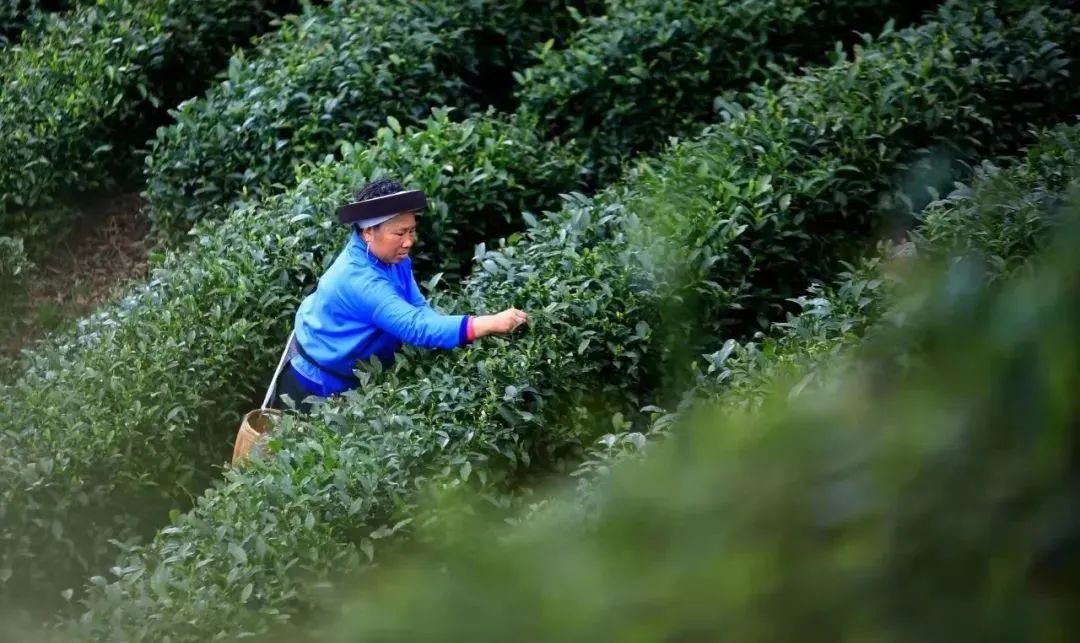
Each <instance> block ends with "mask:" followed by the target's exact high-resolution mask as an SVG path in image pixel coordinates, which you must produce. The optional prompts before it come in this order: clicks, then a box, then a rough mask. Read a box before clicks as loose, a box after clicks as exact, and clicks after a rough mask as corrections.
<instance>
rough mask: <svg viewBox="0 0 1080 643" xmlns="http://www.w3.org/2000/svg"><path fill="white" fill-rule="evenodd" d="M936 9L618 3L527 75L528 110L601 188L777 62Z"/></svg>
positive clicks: (800, 0) (777, 1)
mask: <svg viewBox="0 0 1080 643" xmlns="http://www.w3.org/2000/svg"><path fill="white" fill-rule="evenodd" d="M937 4H938V3H937V2H933V1H920V2H909V3H904V4H903V6H902V7H898V6H897V3H894V2H884V1H880V0H845V1H842V2H833V1H824V0H797V1H795V2H792V1H791V0H766V1H764V2H762V1H761V0H677V1H675V2H672V1H671V0H612V1H611V2H609V3H608V10H607V12H606V13H605V14H604V15H602V16H598V17H595V18H591V19H589V21H588V22H587V23H586V24H585V25H584V26H583V27H582V28H581V29H580V30H579V31H578V32H577V33H575V34H574V35H573V37H572V38H571V39H570V41H569V43H568V45H567V47H566V48H563V49H558V48H552V47H543V48H540V49H539V50H538V51H537V56H538V59H539V62H538V63H537V64H536V65H534V66H532V67H530V68H528V69H526V70H525V71H524V72H523V73H521V74H518V75H517V79H518V82H519V87H518V97H519V98H520V100H521V104H522V105H521V108H522V109H523V110H528V111H531V112H533V113H535V114H537V115H538V116H540V117H541V118H542V119H543V122H544V123H545V124H546V126H547V129H548V130H549V132H550V133H551V134H554V135H558V136H561V137H564V138H567V139H570V138H573V139H578V140H579V141H581V143H582V144H584V145H585V147H586V148H587V149H588V150H589V152H590V158H591V159H593V164H592V166H591V167H592V169H593V171H594V172H596V173H597V174H599V175H600V179H601V182H602V183H603V182H605V181H606V180H607V179H609V178H611V176H612V175H613V174H614V173H615V172H616V171H617V170H618V167H619V165H620V164H621V162H622V161H623V160H624V159H625V158H627V157H628V156H632V155H636V154H641V153H650V152H653V151H656V150H658V149H660V147H661V146H662V145H664V143H665V142H666V141H667V139H668V137H670V136H682V137H685V136H686V135H690V134H692V133H693V132H694V131H695V130H696V129H699V128H700V127H701V125H700V124H701V123H702V122H709V121H710V120H712V119H711V118H710V116H712V115H713V114H715V113H716V112H715V109H716V104H714V101H715V99H717V98H718V97H719V94H720V91H721V90H723V89H731V88H737V87H739V86H740V85H745V84H748V83H749V82H751V81H755V80H763V79H764V78H766V77H767V74H766V68H767V67H768V66H769V65H772V64H777V63H779V64H781V65H783V66H786V67H791V66H794V63H795V62H796V61H806V60H813V59H820V58H822V57H823V56H824V54H825V53H826V51H827V50H828V49H829V48H830V46H831V44H832V42H833V41H834V40H840V39H850V34H851V32H852V31H853V30H855V29H859V30H863V31H876V30H877V29H878V27H879V26H880V25H882V24H884V23H885V21H886V20H887V19H892V20H894V21H896V22H900V23H904V22H907V21H909V20H911V19H912V18H915V17H917V16H918V15H919V13H920V12H921V11H922V10H925V9H927V8H929V7H932V6H934V5H937Z"/></svg>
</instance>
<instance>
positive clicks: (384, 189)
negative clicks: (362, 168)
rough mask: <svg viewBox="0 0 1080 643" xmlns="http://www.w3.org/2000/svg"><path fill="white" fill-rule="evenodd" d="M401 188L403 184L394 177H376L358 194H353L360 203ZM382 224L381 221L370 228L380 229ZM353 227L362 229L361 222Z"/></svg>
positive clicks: (395, 192)
mask: <svg viewBox="0 0 1080 643" xmlns="http://www.w3.org/2000/svg"><path fill="white" fill-rule="evenodd" d="M401 190H402V187H401V184H400V183H398V182H397V181H394V180H393V179H375V180H374V181H372V182H371V183H368V184H367V185H365V186H364V187H362V188H360V189H359V190H357V191H356V194H355V195H353V202H354V203H359V202H360V201H367V200H368V199H375V198H378V197H380V196H387V195H388V194H397V193H398V192H401ZM381 225H382V224H381V223H380V224H379V225H374V226H371V227H370V228H369V229H370V230H378V229H379V226H381ZM353 229H354V230H356V231H357V232H360V231H361V230H362V228H361V227H360V224H359V223H354V224H353Z"/></svg>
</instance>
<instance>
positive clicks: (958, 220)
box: [572, 125, 1080, 507]
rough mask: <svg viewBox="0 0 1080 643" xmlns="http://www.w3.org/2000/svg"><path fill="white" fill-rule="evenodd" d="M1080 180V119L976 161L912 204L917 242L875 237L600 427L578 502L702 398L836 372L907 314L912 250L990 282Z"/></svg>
mask: <svg viewBox="0 0 1080 643" xmlns="http://www.w3.org/2000/svg"><path fill="white" fill-rule="evenodd" d="M1078 179H1080V126H1078V125H1066V126H1059V127H1055V128H1053V129H1050V130H1047V131H1044V132H1041V133H1040V134H1039V136H1038V141H1037V143H1036V144H1034V145H1033V146H1032V147H1031V149H1029V150H1028V151H1027V153H1026V154H1024V156H1023V157H1022V159H1020V160H1018V161H1016V162H1013V163H1010V164H1009V165H1008V166H1007V167H1005V168H1002V167H1001V166H999V165H995V164H991V163H985V164H983V165H982V166H980V167H979V168H978V169H977V172H976V176H975V178H974V180H973V181H972V182H971V185H970V187H968V186H960V187H958V188H957V189H956V190H955V191H954V192H953V193H952V194H950V195H949V196H948V197H947V198H944V199H941V200H939V201H937V202H935V203H933V204H931V205H930V206H929V207H927V208H926V209H925V210H924V211H923V212H922V213H920V218H921V221H920V226H919V227H918V228H916V229H915V230H913V231H912V233H911V234H912V236H913V238H914V243H913V244H910V245H909V244H900V245H893V244H888V245H885V246H883V247H882V248H881V250H880V252H878V253H877V254H875V255H872V256H871V257H869V258H867V259H865V260H863V261H860V262H859V263H858V264H857V265H856V266H853V267H852V268H850V269H849V270H845V271H844V272H843V273H841V274H840V275H839V277H838V278H837V279H836V280H835V282H834V283H832V284H830V285H828V286H826V285H823V284H815V285H812V286H811V287H810V288H809V289H808V292H807V293H806V294H805V295H801V296H799V297H796V298H794V299H793V303H794V304H795V305H796V306H797V307H798V308H797V311H796V313H794V314H791V315H789V316H788V318H787V319H786V320H785V321H784V322H781V323H775V324H773V325H772V326H771V327H770V328H769V330H768V332H764V333H760V332H759V333H757V334H756V336H755V338H754V339H753V341H749V342H737V341H736V340H735V339H728V340H727V341H726V342H724V345H723V347H722V348H721V350H719V351H715V352H713V353H710V354H707V355H705V356H704V359H703V360H697V361H695V362H694V363H693V365H692V366H693V369H694V377H693V380H694V381H693V384H692V385H691V386H690V387H689V388H688V390H687V392H686V393H685V394H684V395H683V396H682V399H681V400H680V402H679V405H678V408H677V409H675V410H673V411H672V412H663V411H662V410H661V409H658V408H655V407H654V408H652V409H650V410H654V411H656V412H657V413H658V415H657V417H656V418H655V419H653V420H652V422H651V423H650V425H649V429H648V431H645V432H636V431H631V432H613V433H609V434H605V435H604V436H602V437H601V438H600V439H599V440H598V441H597V443H596V444H595V445H594V446H593V447H592V448H590V449H589V451H588V452H587V453H586V455H585V457H584V458H583V461H582V463H581V464H580V465H579V466H578V467H577V469H576V470H575V471H574V473H573V474H572V475H573V476H574V477H575V478H576V479H577V481H578V482H577V486H578V494H579V496H580V501H581V503H582V504H583V505H584V506H586V507H595V506H596V504H597V498H596V491H597V482H598V481H600V480H603V479H605V478H606V477H607V474H608V472H609V471H610V470H611V468H612V467H613V466H614V465H615V463H616V462H618V461H620V460H622V459H625V458H630V457H640V456H642V455H643V454H644V453H645V452H646V451H647V450H646V448H645V447H646V445H651V444H653V443H654V442H658V441H660V440H662V439H663V438H665V437H666V436H667V435H668V434H669V430H670V427H671V426H673V425H675V424H676V423H677V422H679V421H686V420H687V417H688V416H689V414H691V413H693V412H694V411H695V409H696V408H697V407H699V406H701V405H702V404H707V405H715V404H717V403H719V404H720V405H721V406H722V407H723V408H724V409H726V410H728V411H731V410H740V411H741V410H751V411H752V410H756V409H759V408H761V406H762V405H763V404H764V402H765V399H766V396H768V395H770V394H772V393H774V392H776V391H778V390H779V391H780V392H782V394H783V395H784V396H785V397H787V398H788V399H794V398H795V397H796V396H800V395H807V394H808V393H809V392H812V393H813V394H815V395H816V394H820V393H821V392H822V391H823V390H825V389H826V388H827V387H828V385H829V384H830V383H833V384H834V385H835V382H836V381H838V380H841V379H842V378H841V377H839V373H838V370H837V369H838V368H839V367H840V365H841V364H843V363H846V361H847V360H846V357H847V356H849V355H850V354H851V353H852V352H853V349H855V347H857V346H858V345H859V344H860V343H862V342H864V341H865V340H866V337H867V336H868V335H875V334H881V333H883V332H891V331H892V330H893V329H894V328H895V327H898V326H899V325H901V324H903V323H904V322H905V320H907V319H908V318H909V317H910V316H911V315H910V312H907V311H906V310H905V308H906V307H907V305H906V302H905V301H904V300H902V299H900V300H899V301H898V297H897V291H898V286H897V284H898V283H899V282H900V281H901V280H902V279H903V277H904V276H905V274H909V273H910V271H911V269H912V267H911V261H912V258H913V257H924V258H925V257H936V258H948V259H949V260H950V261H957V260H961V259H967V258H971V257H978V258H979V259H980V260H981V261H984V262H986V264H987V265H986V269H985V272H984V273H983V274H984V275H985V280H986V283H987V284H992V283H994V282H997V281H999V280H1001V279H1003V278H1008V277H1011V276H1012V275H1013V273H1015V272H1016V271H1017V270H1018V269H1020V268H1021V267H1030V266H1032V258H1033V257H1034V256H1035V255H1036V254H1037V252H1038V251H1039V250H1041V249H1042V248H1044V247H1045V246H1046V244H1047V241H1048V238H1049V236H1050V234H1049V233H1050V230H1051V228H1052V227H1054V226H1055V225H1056V224H1057V222H1058V220H1059V218H1060V216H1059V212H1060V210H1059V208H1060V207H1061V205H1062V204H1064V203H1065V202H1066V200H1067V199H1068V198H1069V195H1070V194H1071V193H1072V192H1073V191H1074V190H1075V189H1076V188H1077V187H1078V185H1080V182H1078ZM900 292H901V293H902V292H903V289H902V288H900ZM897 366H901V365H900V364H898V365H897Z"/></svg>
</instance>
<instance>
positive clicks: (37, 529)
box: [0, 115, 577, 598]
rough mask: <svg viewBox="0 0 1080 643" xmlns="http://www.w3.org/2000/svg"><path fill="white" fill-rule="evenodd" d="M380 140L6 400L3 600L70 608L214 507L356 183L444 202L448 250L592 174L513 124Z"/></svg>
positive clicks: (49, 364)
mask: <svg viewBox="0 0 1080 643" xmlns="http://www.w3.org/2000/svg"><path fill="white" fill-rule="evenodd" d="M375 138H376V140H377V141H378V144H376V145H374V146H372V147H366V146H365V147H354V148H351V149H349V150H346V152H345V162H344V163H340V164H332V165H327V166H325V167H321V168H317V169H314V170H312V171H310V172H309V174H310V176H309V177H308V178H306V179H305V180H304V181H303V182H302V183H301V186H300V188H299V189H298V190H297V191H296V192H295V193H294V194H292V195H290V196H289V197H287V198H278V199H274V200H272V201H269V202H267V203H260V204H257V205H252V206H250V207H248V208H246V209H244V211H243V212H241V213H239V214H237V215H236V216H235V217H233V218H232V219H230V220H229V221H228V222H224V223H220V225H218V224H215V225H213V226H210V227H209V228H208V229H207V230H206V231H205V232H206V233H205V234H203V235H201V236H199V237H198V239H197V240H196V241H195V242H194V244H193V247H192V248H191V249H190V252H184V253H176V254H171V255H169V256H167V257H166V258H165V259H164V260H162V261H160V262H158V263H157V265H156V267H155V268H154V269H153V270H152V276H151V279H150V281H149V283H148V284H146V285H145V286H144V287H142V288H140V289H139V290H138V291H136V292H134V293H133V294H131V295H130V296H128V297H127V298H125V299H124V300H122V301H121V302H120V303H119V304H118V305H116V306H113V307H111V308H109V309H106V310H104V311H102V312H100V313H98V314H96V315H95V316H93V317H91V318H90V319H87V320H85V321H83V322H82V323H81V327H80V329H79V332H78V333H77V334H74V335H71V336H66V337H61V338H58V339H56V340H54V341H52V342H51V344H49V345H48V346H47V347H46V348H42V349H39V350H36V351H33V352H32V353H31V354H30V355H29V356H28V357H27V358H26V360H25V362H24V364H23V374H22V375H21V376H20V377H19V379H18V380H16V381H13V382H12V383H11V384H9V385H6V386H0V398H2V399H4V404H3V405H2V406H0V512H2V515H0V518H2V519H0V569H7V570H11V573H10V575H7V576H6V577H3V578H2V579H0V586H2V588H3V592H2V595H8V596H10V592H11V591H12V590H13V589H14V588H18V589H19V592H20V594H21V596H17V597H16V598H22V597H25V596H28V595H33V594H37V593H41V594H43V595H46V596H50V597H59V592H60V591H61V590H62V589H63V588H64V587H67V586H70V585H72V584H75V583H76V581H75V578H85V574H86V570H88V569H89V570H96V569H104V568H105V562H104V561H106V560H108V559H109V558H111V556H112V553H111V552H110V547H109V545H108V544H107V541H108V540H109V539H111V538H118V539H121V540H123V539H126V538H127V537H128V536H129V535H130V534H132V533H137V531H138V530H139V528H141V529H142V530H144V531H145V530H146V529H147V528H153V527H155V526H157V525H159V524H161V523H162V522H163V521H164V520H165V516H166V513H167V511H168V510H169V509H170V508H172V507H175V506H185V505H186V503H187V497H188V494H195V493H198V492H199V491H201V489H202V488H203V487H204V486H205V484H206V478H207V477H208V476H209V475H210V474H211V473H212V467H215V466H216V465H217V464H219V463H222V462H224V461H225V460H226V458H227V455H228V444H229V442H230V441H231V439H232V437H233V435H234V431H235V430H236V427H237V425H238V423H239V414H240V413H243V412H245V411H246V410H247V409H248V408H249V407H251V408H254V406H255V405H256V403H257V400H261V397H262V396H261V390H262V387H264V386H265V385H266V380H267V379H268V378H269V376H270V373H271V371H272V367H273V362H274V359H275V357H276V355H274V354H276V353H277V352H278V351H279V350H280V347H277V344H278V343H279V342H280V341H282V339H283V337H284V336H285V334H286V333H287V330H286V329H287V327H288V326H289V325H291V322H292V316H293V313H294V311H295V310H296V307H297V305H298V303H299V296H300V294H301V289H302V287H303V286H305V285H310V284H312V283H314V281H315V279H316V277H317V276H318V275H319V274H320V273H321V271H322V269H324V268H325V266H326V264H327V263H328V262H329V261H330V260H331V259H332V258H333V257H332V256H331V253H333V254H336V252H337V251H338V249H339V245H340V244H341V243H342V242H343V240H344V237H345V234H346V233H345V231H344V229H342V228H340V227H339V226H336V225H334V224H333V223H332V220H334V213H335V211H336V209H337V206H338V205H340V204H341V203H343V202H345V201H346V200H347V198H348V195H349V194H351V192H352V190H353V189H355V187H356V184H357V183H358V182H360V183H362V182H364V181H366V180H368V179H370V178H373V177H374V176H376V175H377V174H379V173H390V174H393V175H395V176H400V177H406V178H407V179H408V180H409V181H410V183H411V184H412V185H416V186H417V187H420V188H422V189H424V190H426V191H427V192H428V194H430V195H431V197H432V199H431V201H432V203H431V208H430V213H429V214H428V215H427V216H425V217H422V221H423V222H424V225H425V229H428V227H429V226H430V228H431V229H438V230H439V231H440V233H443V234H446V235H447V236H448V237H450V236H452V234H457V232H456V231H453V224H452V223H448V221H449V219H448V218H447V217H449V216H452V217H455V218H456V220H468V221H476V222H478V223H477V225H476V226H475V227H476V231H467V232H462V234H476V232H482V231H483V230H484V229H485V228H487V227H491V226H494V228H495V229H498V227H499V223H498V222H499V221H501V220H502V217H503V216H504V213H507V212H513V213H518V212H522V211H523V210H525V209H527V208H529V207H533V206H541V207H554V206H555V205H556V203H557V202H558V193H559V190H560V189H561V188H562V187H563V186H565V185H566V183H567V182H571V183H572V180H573V176H574V172H575V171H576V165H577V163H576V159H574V158H573V157H567V156H564V155H561V152H560V150H559V148H557V147H554V146H550V145H544V144H542V143H540V142H538V141H537V140H536V130H535V127H534V125H533V124H532V123H528V122H526V123H519V122H518V119H512V118H494V117H488V116H485V117H477V118H474V119H470V120H468V121H466V122H465V123H452V122H450V121H449V120H448V119H447V118H446V116H445V115H440V116H438V117H433V118H431V119H429V120H428V121H425V126H424V127H423V128H419V129H415V130H413V131H410V132H403V133H402V134H397V133H396V132H394V131H392V130H391V129H389V128H386V129H385V130H383V131H380V132H378V133H377V134H376V137H375ZM485 217H486V218H490V219H492V221H484V219H485ZM481 221H483V224H480V223H479V222H481ZM439 247H440V246H439V245H438V244H437V243H436V244H431V245H429V246H428V248H429V249H430V251H431V252H433V253H437V252H438V249H439ZM148 436H153V437H152V439H148ZM38 590H40V591H38Z"/></svg>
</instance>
